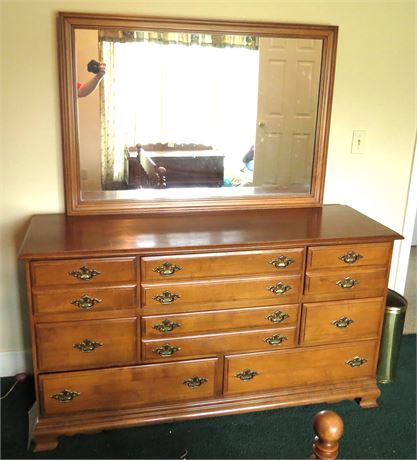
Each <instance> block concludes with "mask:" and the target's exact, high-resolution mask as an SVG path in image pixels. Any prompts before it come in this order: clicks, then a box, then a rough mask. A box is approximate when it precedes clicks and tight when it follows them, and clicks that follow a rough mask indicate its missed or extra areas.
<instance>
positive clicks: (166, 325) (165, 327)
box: [153, 319, 181, 333]
mask: <svg viewBox="0 0 417 460" xmlns="http://www.w3.org/2000/svg"><path fill="white" fill-rule="evenodd" d="M177 327H181V324H179V323H173V322H171V321H170V320H169V319H164V320H163V321H162V323H159V324H155V325H154V326H153V328H154V329H156V330H157V331H159V332H163V333H165V332H172V331H173V330H174V329H176V328H177Z"/></svg>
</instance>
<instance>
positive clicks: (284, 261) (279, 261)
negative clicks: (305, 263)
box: [269, 256, 295, 268]
mask: <svg viewBox="0 0 417 460" xmlns="http://www.w3.org/2000/svg"><path fill="white" fill-rule="evenodd" d="M294 262H295V260H294V259H290V258H289V257H287V256H278V257H276V258H275V259H274V260H272V261H271V262H269V263H270V264H272V265H273V266H274V267H275V268H287V267H288V265H291V264H293V263H294Z"/></svg>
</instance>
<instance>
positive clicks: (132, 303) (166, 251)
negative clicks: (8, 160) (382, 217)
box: [19, 205, 401, 451]
mask: <svg viewBox="0 0 417 460" xmlns="http://www.w3.org/2000/svg"><path fill="white" fill-rule="evenodd" d="M400 238H401V236H400V235H398V234H397V233H395V232H394V231H392V230H390V229H388V228H386V227H384V226H383V225H381V224H379V223H377V222H375V221H373V220H371V219H369V218H368V217H366V216H364V215H363V214H360V213H359V212H357V211H355V210H353V209H351V208H349V207H347V206H341V205H326V206H321V207H314V208H312V207H310V208H294V209H291V208H290V209H275V210H260V211H245V212H244V211H240V212H229V213H217V214H216V213H208V212H205V213H194V214H188V215H185V214H171V215H169V214H167V215H159V216H147V217H138V216H105V215H101V216H80V217H67V216H65V215H63V214H56V215H40V216H35V217H33V218H32V221H31V224H30V226H29V229H28V232H27V235H26V238H25V240H24V242H23V245H22V248H21V250H20V255H19V257H20V259H22V260H23V261H24V263H25V264H26V274H27V292H28V303H29V315H30V322H31V330H32V347H33V348H32V351H33V363H34V374H35V382H36V395H37V403H38V419H37V422H36V426H35V429H34V433H33V439H34V441H35V443H36V447H35V450H38V451H39V450H47V449H53V448H54V447H55V446H56V445H57V442H58V441H57V438H58V436H61V435H73V434H76V433H94V432H97V431H101V430H104V429H111V428H124V427H131V426H137V425H143V424H149V423H162V422H168V421H176V420H185V419H193V418H199V417H208V416H219V415H228V414H236V413H243V412H250V411H260V410H267V409H276V408H280V407H286V406H295V405H304V404H311V403H318V402H329V403H330V402H337V401H341V400H346V399H357V400H358V401H359V403H360V406H361V407H363V408H369V407H375V406H376V405H377V398H378V396H379V394H380V390H379V389H378V387H377V385H376V381H375V372H376V366H377V361H378V351H379V343H380V335H381V326H382V320H383V313H384V305H385V297H386V291H387V280H388V275H389V267H390V259H391V253H392V245H393V241H394V240H395V239H400Z"/></svg>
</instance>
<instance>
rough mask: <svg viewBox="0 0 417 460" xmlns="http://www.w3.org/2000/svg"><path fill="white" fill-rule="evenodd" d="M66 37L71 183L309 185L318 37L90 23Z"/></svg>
mask: <svg viewBox="0 0 417 460" xmlns="http://www.w3.org/2000/svg"><path fill="white" fill-rule="evenodd" d="M74 39H75V50H74V58H75V63H76V65H75V72H74V75H75V78H74V82H73V84H74V93H75V95H76V98H77V104H76V107H77V110H76V113H77V128H78V136H77V140H78V152H79V164H80V174H79V177H80V184H81V185H80V187H81V192H86V193H87V194H88V193H89V192H91V193H95V192H101V191H121V190H127V191H129V190H130V192H126V193H127V194H128V195H132V196H133V195H134V194H139V193H140V194H141V195H140V196H143V197H146V196H147V195H149V194H150V191H152V193H153V194H154V195H152V196H162V197H166V198H170V197H171V196H173V195H172V194H174V195H175V194H177V195H176V196H181V194H182V196H184V197H198V196H204V193H205V192H204V190H206V191H207V189H208V188H209V189H210V193H211V195H210V196H212V195H213V192H214V195H216V194H217V195H224V196H228V195H233V194H234V195H236V194H239V193H241V194H257V193H266V194H269V193H274V194H277V193H278V194H284V195H292V194H295V195H304V194H305V195H308V194H309V193H310V191H311V181H312V171H313V159H314V151H315V137H316V126H317V111H318V99H319V85H320V72H321V63H322V46H323V44H322V39H314V38H311V39H310V38H308V39H307V38H296V37H294V38H288V37H287V38H279V37H260V36H249V35H224V34H219V33H210V34H207V33H191V32H186V33H185V32H167V31H164V32H160V31H157V30H155V31H149V30H146V31H145V30H126V29H124V30H117V29H88V28H78V29H75V35H74ZM92 60H94V61H96V62H95V63H94V62H93V63H90V61H92ZM89 63H90V65H89V66H88V64H89ZM87 67H88V68H87ZM88 69H89V70H88ZM94 72H95V73H94ZM97 72H98V73H97ZM155 189H159V191H158V192H155ZM172 189H177V190H175V191H173V190H172ZM181 189H182V190H181ZM155 193H156V195H155ZM149 196H150V195H149Z"/></svg>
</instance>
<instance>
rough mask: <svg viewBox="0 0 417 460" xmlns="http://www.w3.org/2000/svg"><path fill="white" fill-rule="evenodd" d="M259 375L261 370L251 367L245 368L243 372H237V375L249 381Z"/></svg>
mask: <svg viewBox="0 0 417 460" xmlns="http://www.w3.org/2000/svg"><path fill="white" fill-rule="evenodd" d="M257 375H259V372H256V371H251V370H250V369H244V370H243V371H242V372H238V373H237V374H235V377H236V378H238V379H240V380H243V381H244V382H247V381H248V380H252V379H253V378H254V377H256V376H257Z"/></svg>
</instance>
